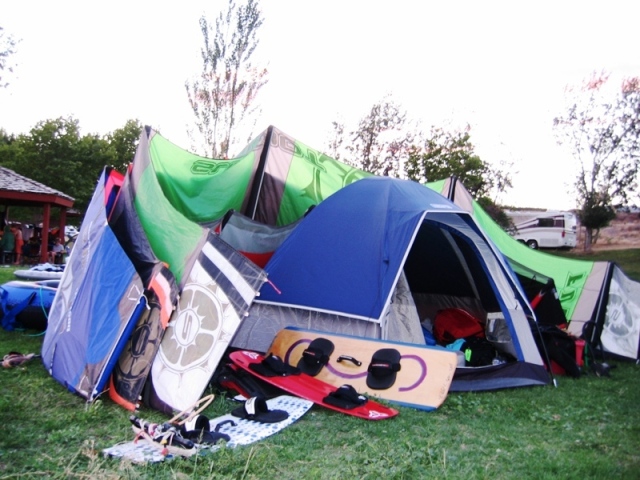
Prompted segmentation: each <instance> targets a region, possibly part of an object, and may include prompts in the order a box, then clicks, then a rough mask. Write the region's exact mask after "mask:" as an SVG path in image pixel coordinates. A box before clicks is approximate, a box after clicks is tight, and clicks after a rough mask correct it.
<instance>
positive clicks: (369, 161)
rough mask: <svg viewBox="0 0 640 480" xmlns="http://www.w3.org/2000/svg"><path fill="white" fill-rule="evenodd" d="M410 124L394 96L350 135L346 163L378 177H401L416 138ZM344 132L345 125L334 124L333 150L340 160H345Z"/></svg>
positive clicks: (360, 123)
mask: <svg viewBox="0 0 640 480" xmlns="http://www.w3.org/2000/svg"><path fill="white" fill-rule="evenodd" d="M407 123H408V122H407V114H406V112H404V111H403V110H402V108H401V107H400V105H398V104H397V103H395V102H394V101H393V99H391V97H390V96H386V97H385V98H384V99H383V100H382V101H380V102H378V103H375V104H374V105H373V106H372V107H371V110H370V111H369V113H368V114H367V115H365V116H364V117H362V119H361V120H360V122H359V123H358V127H357V129H355V130H353V131H351V132H349V134H348V136H349V139H350V141H349V142H347V143H346V147H344V150H345V152H346V153H345V163H348V164H349V165H351V166H353V167H356V168H360V169H362V170H364V171H366V172H370V173H373V174H375V175H381V176H392V177H398V176H399V175H400V173H401V171H402V163H403V162H404V159H405V158H406V157H407V155H408V151H409V147H410V145H411V142H412V141H413V138H414V135H415V134H414V133H413V132H411V131H410V130H409V129H408V128H407ZM344 130H345V127H344V125H343V124H342V123H341V122H333V131H334V135H333V138H332V140H331V144H330V150H331V152H332V153H333V154H334V155H336V157H335V158H336V159H340V157H341V156H342V155H341V153H340V152H341V150H342V145H343V144H344V143H345V142H344V137H343V135H344Z"/></svg>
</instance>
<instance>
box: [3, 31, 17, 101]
mask: <svg viewBox="0 0 640 480" xmlns="http://www.w3.org/2000/svg"><path fill="white" fill-rule="evenodd" d="M16 45H17V41H16V40H15V39H14V38H13V35H8V34H6V33H5V31H4V28H2V27H0V88H5V87H7V85H9V82H7V81H6V76H5V72H7V73H11V72H13V64H12V63H11V61H10V60H11V57H12V56H13V55H14V54H15V53H16Z"/></svg>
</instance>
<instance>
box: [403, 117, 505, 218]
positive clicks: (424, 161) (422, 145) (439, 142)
mask: <svg viewBox="0 0 640 480" xmlns="http://www.w3.org/2000/svg"><path fill="white" fill-rule="evenodd" d="M405 174H406V176H407V178H409V179H411V180H415V181H417V182H421V183H424V182H427V181H435V180H442V179H445V178H448V177H452V176H455V177H457V178H458V179H459V180H460V181H461V182H462V184H463V185H464V186H465V188H466V189H467V190H468V191H469V193H470V194H471V196H472V197H473V198H474V199H475V200H477V201H478V202H479V203H480V205H481V206H482V208H483V209H484V210H485V211H486V212H487V213H488V214H489V215H490V216H491V218H493V219H494V220H495V221H496V222H497V223H498V224H499V225H500V226H502V227H503V228H505V229H508V228H509V227H510V226H511V223H510V221H509V217H508V216H507V215H506V214H505V213H504V211H503V210H502V208H500V206H499V205H497V203H496V202H495V201H494V200H493V199H492V198H491V194H492V193H493V194H499V193H502V192H505V191H506V190H507V189H508V188H511V186H512V185H511V175H510V174H509V172H508V171H506V170H502V169H500V168H498V167H496V166H493V165H491V164H489V163H487V162H485V161H483V160H482V159H481V158H480V157H479V156H478V155H477V154H476V153H475V146H474V145H473V143H472V142H471V127H470V126H469V125H467V126H466V127H465V128H464V129H462V130H445V129H444V128H442V127H435V126H432V127H431V130H430V133H429V136H428V137H423V138H421V139H420V141H419V142H418V144H417V145H414V146H412V147H411V149H410V152H409V158H408V159H407V161H406V162H405Z"/></svg>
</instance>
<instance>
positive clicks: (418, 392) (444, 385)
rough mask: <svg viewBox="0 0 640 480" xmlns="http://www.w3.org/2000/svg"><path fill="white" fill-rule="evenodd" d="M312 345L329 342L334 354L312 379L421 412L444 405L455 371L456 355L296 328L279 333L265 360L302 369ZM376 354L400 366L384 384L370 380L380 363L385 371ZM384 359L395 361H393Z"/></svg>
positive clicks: (440, 350)
mask: <svg viewBox="0 0 640 480" xmlns="http://www.w3.org/2000/svg"><path fill="white" fill-rule="evenodd" d="M316 339H325V340H326V341H328V342H330V343H329V344H331V345H333V351H332V352H331V353H330V355H328V361H327V363H326V364H324V365H323V366H322V367H321V368H320V369H319V371H318V373H317V374H316V375H314V376H315V378H317V379H318V380H322V381H323V382H326V383H328V384H331V385H334V386H339V385H343V384H345V383H348V384H350V385H352V386H353V387H354V388H355V389H356V390H357V391H358V392H359V393H364V394H366V395H368V396H373V397H378V398H381V399H385V400H389V401H391V402H395V403H399V404H401V405H405V406H410V407H413V408H418V409H421V410H434V409H436V408H438V407H439V406H440V405H441V404H442V402H444V400H445V398H446V397H447V394H448V392H449V387H450V385H451V381H452V380H453V375H454V373H455V371H456V366H457V356H456V354H455V352H452V351H449V350H446V349H444V348H441V347H428V346H421V345H414V344H408V343H401V342H390V341H384V340H377V339H372V338H362V337H354V336H350V335H339V334H334V333H328V332H321V331H316V330H304V329H299V328H296V327H287V328H285V329H282V330H280V331H279V332H278V333H277V335H276V336H275V338H274V340H273V343H272V344H271V347H270V348H269V351H268V352H267V354H273V355H277V356H278V357H280V358H282V359H283V361H284V362H285V363H288V364H289V365H293V366H299V367H304V365H305V359H303V357H304V356H305V351H306V350H307V349H308V348H309V347H310V345H311V344H312V342H313V341H314V340H316ZM321 342H323V341H321ZM316 343H317V342H316ZM326 344H327V342H324V345H326ZM380 351H387V352H388V351H391V352H392V353H393V351H395V352H396V357H395V358H396V359H397V363H398V364H399V367H396V368H399V370H397V371H396V372H394V373H395V378H388V379H387V381H386V382H385V381H384V379H383V381H382V382H376V381H375V380H376V379H375V378H374V377H375V373H376V365H380V363H382V365H383V366H386V365H384V363H385V362H384V358H385V357H384V355H383V361H382V362H377V363H376V362H373V361H372V359H374V355H376V352H380ZM308 353H309V352H307V357H308V356H309V355H308ZM315 353H316V354H317V353H318V352H317V351H316V352H315ZM325 353H327V352H325ZM386 358H387V359H388V358H393V355H392V356H391V357H388V356H387V357H386ZM325 360H327V359H326V358H325ZM376 360H380V357H379V356H377V357H376ZM391 363H393V362H391ZM370 367H373V368H370ZM369 370H371V371H369ZM383 373H384V372H383ZM371 385H373V386H374V387H375V388H372V386H371Z"/></svg>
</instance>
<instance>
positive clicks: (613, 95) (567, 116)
mask: <svg viewBox="0 0 640 480" xmlns="http://www.w3.org/2000/svg"><path fill="white" fill-rule="evenodd" d="M609 80H610V75H609V74H606V73H604V72H603V73H594V74H593V75H592V77H591V78H590V79H588V80H586V81H585V82H584V83H583V85H581V86H580V88H578V89H575V88H574V89H569V91H568V93H569V95H568V103H567V108H566V111H565V112H564V113H563V114H562V115H559V116H558V117H556V118H555V119H554V131H555V134H556V139H557V141H558V143H559V144H560V145H563V146H566V147H567V148H568V149H569V150H570V152H571V153H572V155H573V157H574V158H575V159H576V160H577V162H578V164H579V168H578V174H577V175H576V180H575V187H576V192H577V203H578V205H579V209H580V210H579V212H578V217H579V218H580V221H581V223H582V225H583V226H584V227H585V231H586V234H585V243H584V249H585V250H586V251H589V250H591V245H592V244H593V243H595V242H596V241H597V237H598V233H599V231H600V229H601V228H603V227H606V226H607V225H609V223H610V221H611V220H612V219H613V218H615V211H614V209H613V205H614V204H622V205H626V204H627V202H628V200H629V198H630V197H631V196H632V195H634V194H636V193H637V189H638V168H639V167H640V78H639V77H636V78H626V79H624V80H623V81H622V84H621V85H620V87H619V88H615V87H614V89H613V90H612V89H611V85H610V83H609Z"/></svg>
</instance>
